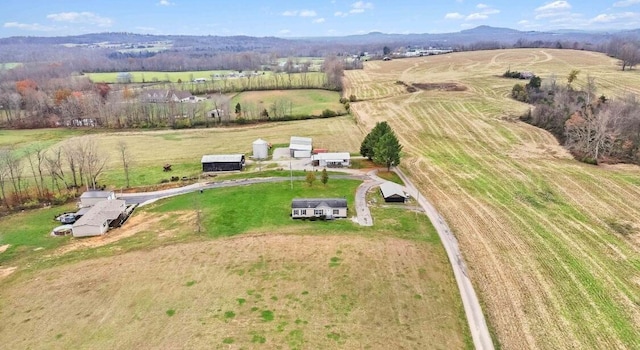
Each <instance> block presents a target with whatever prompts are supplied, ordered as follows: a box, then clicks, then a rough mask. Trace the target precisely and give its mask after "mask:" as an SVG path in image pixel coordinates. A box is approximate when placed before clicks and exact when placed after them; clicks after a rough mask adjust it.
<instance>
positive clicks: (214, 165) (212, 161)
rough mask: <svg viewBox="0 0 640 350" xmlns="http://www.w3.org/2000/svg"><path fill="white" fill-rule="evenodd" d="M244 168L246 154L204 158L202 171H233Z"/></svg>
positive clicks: (215, 155) (206, 156)
mask: <svg viewBox="0 0 640 350" xmlns="http://www.w3.org/2000/svg"><path fill="white" fill-rule="evenodd" d="M242 167H244V154H214V155H205V156H202V171H204V172H207V171H233V170H242Z"/></svg>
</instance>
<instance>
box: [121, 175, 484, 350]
mask: <svg viewBox="0 0 640 350" xmlns="http://www.w3.org/2000/svg"><path fill="white" fill-rule="evenodd" d="M394 170H395V172H396V173H397V174H398V175H399V176H400V178H401V179H402V180H403V181H404V183H405V188H406V190H407V192H408V193H409V194H410V195H411V196H413V198H415V199H416V200H417V201H418V204H419V205H420V206H421V207H422V208H423V209H424V212H425V214H426V215H427V217H429V220H431V223H432V224H433V226H434V227H435V229H436V231H437V232H438V236H440V240H441V241H442V244H443V246H444V248H445V251H446V252H447V256H448V258H449V261H450V262H451V267H452V269H453V274H454V276H455V279H456V283H457V284H458V290H459V291H460V297H461V298H462V304H463V306H464V310H465V314H466V317H467V322H468V323H469V329H470V331H471V337H472V339H473V344H474V346H475V348H476V349H478V350H493V349H494V346H493V342H492V340H491V334H490V333H489V328H488V327H487V322H486V320H485V318H484V314H483V313H482V307H481V306H480V302H479V300H478V296H477V295H476V292H475V290H474V288H473V285H472V284H471V280H470V279H469V276H468V274H467V267H466V265H465V263H464V260H463V258H462V254H461V253H460V248H459V247H458V240H457V239H456V238H455V237H454V236H453V234H452V233H451V230H450V229H449V226H448V225H447V223H446V222H445V221H444V219H443V218H442V216H441V215H440V214H439V213H438V211H437V210H436V209H435V207H434V206H433V205H432V204H431V203H430V202H429V201H428V200H427V198H426V197H425V196H424V195H422V194H421V193H420V192H418V190H417V189H416V187H415V186H414V185H413V183H412V182H411V180H409V178H407V176H406V175H405V174H404V173H403V172H402V170H400V169H398V168H395V169H394ZM376 172H377V171H376V170H373V171H370V172H368V173H367V174H366V175H355V174H354V175H334V176H333V178H336V179H356V180H362V181H363V183H362V184H361V185H360V186H359V187H358V189H357V190H356V196H355V202H356V203H355V208H356V214H357V219H358V223H359V224H360V225H362V226H372V225H373V218H372V217H371V212H370V211H369V207H368V205H367V201H366V194H367V192H368V191H369V190H370V189H371V188H373V187H375V186H378V185H380V184H381V183H382V182H384V181H385V180H384V179H381V178H379V177H378V176H376ZM290 180H304V177H301V176H298V177H295V176H294V177H293V178H289V177H270V178H253V179H243V180H227V181H222V182H215V183H211V182H209V183H195V184H192V185H188V186H184V187H180V188H174V189H169V190H163V191H156V192H145V193H123V194H120V195H118V196H117V197H118V198H120V199H124V200H126V202H127V204H133V203H137V204H140V205H146V204H150V203H153V202H155V201H156V200H158V199H161V198H167V197H172V196H176V195H180V194H185V193H190V192H195V191H200V190H206V189H212V188H222V187H233V186H246V185H251V184H258V183H268V182H284V181H290Z"/></svg>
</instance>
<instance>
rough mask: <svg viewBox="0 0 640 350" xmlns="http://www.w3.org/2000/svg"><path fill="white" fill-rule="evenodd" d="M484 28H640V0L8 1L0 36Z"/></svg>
mask: <svg viewBox="0 0 640 350" xmlns="http://www.w3.org/2000/svg"><path fill="white" fill-rule="evenodd" d="M479 25H490V26H495V27H508V28H514V29H520V30H539V31H540V30H552V29H569V28H570V29H580V30H620V29H635V28H640V0H580V1H577V0H571V1H544V0H542V1H538V0H533V1H531V0H482V1H471V0H396V1H388V0H386V1H382V0H380V1H378V0H371V1H353V0H351V1H343V0H320V1H287V0H271V1H259V0H246V1H243V0H238V1H204V0H203V1H194V0H192V1H188V0H128V1H123V0H111V1H107V0H105V1H100V0H84V1H81V0H2V1H1V2H0V37H8V36H16V35H28V36H60V35H73V34H83V33H96V32H133V33H149V34H192V35H251V36H277V37H300V36H336V35H337V36H341V35H351V34H362V33H368V32H372V31H379V32H384V33H401V34H405V33H445V32H457V31H460V30H463V29H468V28H473V27H476V26H479Z"/></svg>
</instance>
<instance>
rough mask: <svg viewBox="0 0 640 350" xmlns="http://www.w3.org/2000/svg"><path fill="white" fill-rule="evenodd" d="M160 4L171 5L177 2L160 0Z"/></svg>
mask: <svg viewBox="0 0 640 350" xmlns="http://www.w3.org/2000/svg"><path fill="white" fill-rule="evenodd" d="M158 5H160V6H171V5H175V3H173V2H171V1H169V0H160V1H158Z"/></svg>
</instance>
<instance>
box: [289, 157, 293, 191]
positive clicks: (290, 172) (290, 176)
mask: <svg viewBox="0 0 640 350" xmlns="http://www.w3.org/2000/svg"><path fill="white" fill-rule="evenodd" d="M289 179H290V180H291V190H292V191H293V168H292V167H291V159H289Z"/></svg>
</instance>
